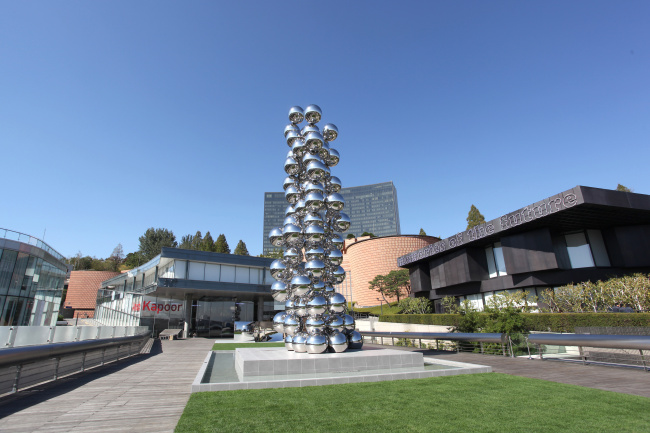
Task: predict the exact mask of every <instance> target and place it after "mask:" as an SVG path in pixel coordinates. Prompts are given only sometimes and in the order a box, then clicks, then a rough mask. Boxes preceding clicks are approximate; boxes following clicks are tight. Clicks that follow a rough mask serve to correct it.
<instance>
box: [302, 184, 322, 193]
mask: <svg viewBox="0 0 650 433" xmlns="http://www.w3.org/2000/svg"><path fill="white" fill-rule="evenodd" d="M312 192H318V193H321V194H324V193H325V188H323V185H322V184H321V183H320V182H314V183H312V182H309V183H308V184H306V185H305V195H306V194H311V193H312Z"/></svg>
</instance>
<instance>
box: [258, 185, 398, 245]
mask: <svg viewBox="0 0 650 433" xmlns="http://www.w3.org/2000/svg"><path fill="white" fill-rule="evenodd" d="M340 194H341V195H342V196H343V198H345V208H344V209H343V212H345V213H347V214H348V215H349V216H350V219H351V220H352V225H351V226H350V229H349V230H348V231H347V232H345V233H344V234H343V237H345V236H347V234H348V233H353V234H355V235H357V236H361V234H362V233H363V232H369V233H373V234H375V235H377V236H390V235H399V234H401V231H400V225H399V209H398V207H397V190H396V189H395V185H393V182H383V183H375V184H373V185H364V186H354V187H350V188H341V192H340ZM288 205H289V203H287V200H286V199H285V198H284V192H265V193H264V243H263V250H264V254H266V253H269V252H271V251H273V250H274V247H273V246H272V245H271V243H270V242H269V232H270V231H271V229H273V228H275V227H281V226H282V222H283V221H284V212H285V210H286V208H287V206H288Z"/></svg>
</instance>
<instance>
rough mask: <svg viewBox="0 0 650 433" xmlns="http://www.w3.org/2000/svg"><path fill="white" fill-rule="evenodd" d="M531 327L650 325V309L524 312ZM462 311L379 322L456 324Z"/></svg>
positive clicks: (382, 318) (385, 317)
mask: <svg viewBox="0 0 650 433" xmlns="http://www.w3.org/2000/svg"><path fill="white" fill-rule="evenodd" d="M521 314H522V316H523V317H524V318H525V323H526V329H528V330H529V331H546V332H575V328H576V327H608V326H609V327H628V326H640V327H650V313H521ZM460 317H461V316H460V315H459V314H390V315H389V314H384V315H383V316H380V317H379V321H380V322H394V323H414V324H421V325H441V326H456V325H457V324H458V321H459V320H460Z"/></svg>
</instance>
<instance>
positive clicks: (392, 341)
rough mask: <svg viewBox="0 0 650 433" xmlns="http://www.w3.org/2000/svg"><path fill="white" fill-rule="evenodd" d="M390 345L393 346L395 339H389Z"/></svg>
mask: <svg viewBox="0 0 650 433" xmlns="http://www.w3.org/2000/svg"><path fill="white" fill-rule="evenodd" d="M390 344H391V346H394V345H395V337H390Z"/></svg>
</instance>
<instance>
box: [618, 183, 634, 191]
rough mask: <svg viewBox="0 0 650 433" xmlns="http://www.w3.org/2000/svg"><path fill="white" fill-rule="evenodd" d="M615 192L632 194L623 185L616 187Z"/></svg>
mask: <svg viewBox="0 0 650 433" xmlns="http://www.w3.org/2000/svg"><path fill="white" fill-rule="evenodd" d="M616 191H623V192H632V190H631V189H630V188H628V187H626V186H625V185H621V184H620V183H619V184H618V186H617V187H616Z"/></svg>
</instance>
